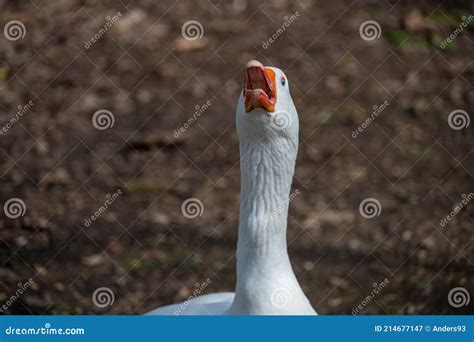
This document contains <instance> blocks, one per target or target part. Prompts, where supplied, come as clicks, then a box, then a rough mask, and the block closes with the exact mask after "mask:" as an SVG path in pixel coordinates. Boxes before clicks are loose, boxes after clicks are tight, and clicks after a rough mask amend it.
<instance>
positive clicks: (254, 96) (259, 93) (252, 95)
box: [244, 60, 276, 113]
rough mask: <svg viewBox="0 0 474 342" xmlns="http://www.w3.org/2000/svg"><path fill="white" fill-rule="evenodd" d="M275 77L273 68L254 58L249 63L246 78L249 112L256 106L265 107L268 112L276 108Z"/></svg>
mask: <svg viewBox="0 0 474 342" xmlns="http://www.w3.org/2000/svg"><path fill="white" fill-rule="evenodd" d="M270 71H271V75H270ZM272 76H273V77H272ZM272 78H273V79H272ZM274 78H275V77H274V74H273V70H271V69H266V68H265V67H264V66H263V64H262V63H260V62H259V61H256V60H252V61H250V62H248V63H247V65H246V69H245V80H244V101H245V111H246V112H247V113H248V112H250V111H252V110H253V109H254V108H263V109H265V110H266V111H267V112H273V111H274V110H275V102H276V92H275V86H274V83H275V82H274Z"/></svg>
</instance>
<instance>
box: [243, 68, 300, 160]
mask: <svg viewBox="0 0 474 342" xmlns="http://www.w3.org/2000/svg"><path fill="white" fill-rule="evenodd" d="M236 126H237V134H238V136H239V140H240V142H241V143H243V144H245V145H247V144H250V145H252V144H255V143H257V142H262V141H263V142H276V141H288V142H289V143H290V144H289V145H291V149H292V151H288V152H292V153H294V154H296V149H297V146H298V127H299V120H298V113H297V111H296V108H295V105H294V103H293V100H292V98H291V95H290V89H289V82H288V78H287V77H286V75H285V74H284V72H283V71H282V70H280V69H278V68H274V67H266V66H264V65H263V64H262V63H260V62H259V61H256V60H251V61H250V62H248V63H247V65H246V66H245V71H244V85H243V90H242V92H241V94H240V98H239V102H238V105H237V111H236Z"/></svg>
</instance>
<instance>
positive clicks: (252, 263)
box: [149, 61, 316, 315]
mask: <svg viewBox="0 0 474 342" xmlns="http://www.w3.org/2000/svg"><path fill="white" fill-rule="evenodd" d="M236 127H237V133H238V136H239V148H240V173H241V197H240V213H239V230H238V242H237V284H236V289H235V293H229V292H225V293H215V294H209V295H204V296H200V297H196V298H193V299H191V300H188V301H187V302H184V303H180V304H175V305H169V306H165V307H162V308H158V309H155V310H153V311H151V312H149V314H151V315H315V314H316V312H315V310H314V309H313V307H312V306H311V304H310V303H309V301H308V299H307V298H306V296H305V294H304V293H303V290H302V289H301V287H300V285H299V284H298V281H297V279H296V276H295V274H294V272H293V269H292V267H291V263H290V259H289V256H288V251H287V242H286V228H287V218H288V206H289V195H290V190H291V183H292V180H293V174H294V169H295V161H296V156H297V152H298V144H299V142H298V131H299V121H298V113H297V111H296V108H295V106H294V104H293V100H292V98H291V95H290V92H289V86H288V80H287V78H286V76H285V74H284V73H283V71H281V70H280V69H278V68H273V67H265V66H263V65H262V64H261V63H260V62H258V61H250V62H249V63H247V66H246V68H245V82H244V89H243V91H242V93H241V95H240V97H239V101H238V105H237V110H236Z"/></svg>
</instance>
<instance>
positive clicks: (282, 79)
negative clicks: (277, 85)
mask: <svg viewBox="0 0 474 342" xmlns="http://www.w3.org/2000/svg"><path fill="white" fill-rule="evenodd" d="M285 84H286V79H285V78H284V77H282V78H281V85H282V86H284V85H285Z"/></svg>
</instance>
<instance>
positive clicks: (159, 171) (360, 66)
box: [0, 0, 474, 314]
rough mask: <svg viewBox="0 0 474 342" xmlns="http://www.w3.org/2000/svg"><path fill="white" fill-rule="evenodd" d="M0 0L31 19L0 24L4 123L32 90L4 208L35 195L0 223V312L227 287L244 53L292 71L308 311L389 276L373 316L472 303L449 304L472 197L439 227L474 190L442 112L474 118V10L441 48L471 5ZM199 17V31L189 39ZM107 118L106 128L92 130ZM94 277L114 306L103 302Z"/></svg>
mask: <svg viewBox="0 0 474 342" xmlns="http://www.w3.org/2000/svg"><path fill="white" fill-rule="evenodd" d="M0 9H1V10H0V22H1V24H2V27H4V25H5V24H6V23H7V22H9V21H11V20H19V21H21V22H22V23H23V24H24V25H25V28H26V36H25V37H24V38H22V39H19V40H17V41H9V40H7V39H5V36H4V35H2V36H1V37H0V119H1V122H0V123H1V124H2V126H3V125H5V124H6V123H7V122H8V121H9V120H10V118H11V117H12V116H14V114H15V113H16V112H17V110H18V109H17V108H18V106H20V105H21V106H25V105H26V104H28V103H29V101H33V103H34V105H33V106H32V108H31V109H30V110H29V111H28V112H27V113H25V114H24V115H23V116H22V117H21V118H20V120H19V121H18V122H16V123H15V124H14V125H13V127H11V128H10V129H9V130H8V132H7V133H6V134H3V135H1V136H0V139H1V151H0V161H1V162H0V174H1V183H0V200H1V203H2V205H3V204H4V203H5V202H6V201H7V200H8V199H10V198H20V199H22V200H23V201H24V203H25V205H26V213H25V215H24V216H22V217H19V218H17V219H10V218H7V217H5V216H4V215H3V211H2V216H1V217H0V303H5V302H6V301H8V300H9V299H10V298H11V296H12V295H14V294H15V293H16V291H17V288H18V284H19V283H22V284H24V283H25V282H27V281H28V280H29V279H32V280H33V281H34V283H33V285H31V288H29V289H28V290H27V291H25V293H23V294H22V295H21V296H19V298H18V299H16V300H15V301H13V303H10V305H9V306H8V308H7V309H6V310H4V313H8V314H27V313H34V314H41V313H43V314H92V313H97V314H100V313H113V314H141V313H144V312H146V311H147V310H149V309H152V308H155V307H158V306H161V305H165V304H170V303H173V302H177V301H183V300H185V299H186V298H188V297H189V296H191V295H193V292H194V291H195V289H196V284H198V286H199V284H202V283H203V282H204V281H206V279H207V278H209V279H210V280H211V281H212V282H211V284H210V285H209V286H207V287H206V288H205V291H204V292H205V293H210V292H217V291H233V289H234V283H235V255H234V253H235V246H236V239H237V226H238V208H239V167H238V166H239V153H238V140H237V136H236V133H235V128H234V111H235V105H236V101H237V97H238V94H239V91H240V88H241V85H242V74H241V71H242V67H243V66H244V65H245V63H246V62H247V61H248V60H249V59H252V58H256V59H259V60H261V61H262V62H264V63H265V64H267V65H274V66H278V67H280V68H281V69H283V70H284V71H285V73H286V74H287V76H288V79H289V82H290V86H291V91H292V94H293V97H294V99H295V103H296V106H297V108H298V110H299V116H300V125H301V128H300V140H301V144H300V150H299V156H298V160H297V167H296V177H295V181H294V189H299V191H300V195H299V196H298V197H297V198H296V199H294V200H293V201H292V203H291V210H290V218H289V229H288V243H289V252H290V256H291V258H292V263H293V267H294V270H295V273H296V275H297V277H298V279H299V281H300V283H301V285H302V287H303V289H304V291H305V292H306V294H307V295H308V297H309V299H310V300H311V302H312V303H313V305H314V307H315V308H316V310H317V311H318V312H319V313H320V314H351V313H352V310H353V309H354V308H355V307H357V306H358V305H360V304H361V303H362V301H363V300H364V298H366V297H367V296H368V295H370V294H371V292H372V290H373V285H374V284H379V283H381V282H382V281H384V280H385V279H388V281H389V284H388V286H386V287H385V288H384V289H383V290H382V291H381V292H380V293H378V294H377V295H376V296H375V298H374V299H373V300H371V301H370V302H369V303H368V304H367V306H365V307H364V308H363V309H362V310H361V311H360V314H442V313H444V314H462V313H464V314H466V313H468V312H471V313H472V309H473V304H472V300H471V303H470V304H468V305H465V306H462V307H460V308H454V307H452V306H451V305H449V303H448V292H449V291H450V290H451V289H452V288H454V287H464V288H465V289H467V290H468V291H469V292H470V294H471V295H473V294H474V286H473V285H474V279H473V278H474V277H473V254H474V253H473V252H474V245H473V244H472V237H473V217H474V210H473V208H474V207H473V205H472V203H470V204H468V205H467V206H464V208H463V210H461V211H460V212H459V213H458V214H457V215H456V216H455V217H454V218H453V220H451V221H450V222H448V224H446V225H445V226H444V227H443V226H442V225H441V224H440V222H441V220H442V219H443V218H444V217H446V215H448V214H449V213H450V212H451V210H452V209H453V207H454V206H456V205H457V204H458V203H459V202H460V201H461V200H462V195H463V194H468V193H470V192H473V190H474V189H473V184H474V183H473V175H474V163H473V146H472V142H473V130H472V125H473V124H472V123H471V125H470V126H469V127H466V128H464V129H460V130H454V129H451V128H450V126H449V125H448V114H449V113H450V112H452V111H453V110H456V109H462V110H465V111H466V112H467V113H468V114H469V115H470V118H471V119H472V115H473V113H474V111H473V107H472V103H473V102H474V89H473V84H474V64H473V57H474V46H473V39H474V35H473V25H474V22H471V23H470V24H469V25H468V27H466V28H465V29H464V30H463V32H462V33H461V34H459V35H457V36H456V38H455V39H454V42H453V43H452V44H449V46H448V47H446V48H444V49H442V48H440V44H441V42H442V41H443V40H445V39H446V38H447V37H449V35H450V34H452V33H453V32H454V31H455V30H456V29H457V28H459V26H460V23H461V21H462V20H463V19H462V17H463V16H464V17H465V18H466V16H467V17H469V15H471V14H472V12H473V10H472V2H469V1H444V2H443V1H441V2H435V1H419V2H416V5H414V2H411V1H398V2H396V1H387V2H384V1H353V2H352V1H329V2H323V1H318V2H316V1H311V0H301V1H291V2H290V1H286V0H278V1H277V0H275V1H266V2H253V1H252V2H250V1H245V0H241V1H201V2H199V3H198V2H190V1H189V2H181V1H180V2H178V1H176V2H173V1H151V0H150V1H131V0H129V1H127V0H123V1H122V2H120V1H76V0H61V1H41V0H32V1H31V2H30V1H23V2H19V1H5V0H0ZM118 12H120V16H119V19H118V20H117V21H116V22H115V23H114V24H113V25H112V26H111V27H110V28H108V29H107V32H105V33H103V34H101V35H100V37H99V39H98V40H97V41H96V42H95V43H92V44H91V45H90V46H89V47H88V48H86V47H85V44H86V42H88V41H90V39H91V38H92V37H93V36H95V35H96V34H97V33H98V32H99V31H100V30H101V29H102V28H103V27H104V25H105V23H106V21H107V17H110V18H113V16H114V15H118V14H117V13H118ZM296 12H298V16H297V19H296V20H295V21H294V22H292V23H291V25H289V26H288V27H287V28H286V30H285V32H284V33H283V34H280V35H278V37H277V39H276V41H275V42H274V43H272V44H270V45H269V46H268V47H266V48H264V47H263V45H262V44H263V43H264V42H265V41H267V40H268V39H269V37H271V36H272V35H273V34H275V33H276V32H277V30H278V29H279V28H281V27H282V25H283V23H284V22H285V20H288V18H289V17H291V15H295V13H296ZM285 17H286V18H285ZM189 20H197V21H198V22H200V23H201V24H202V27H203V36H202V38H200V39H196V40H193V41H188V40H185V39H183V36H182V34H181V29H182V26H183V24H184V23H185V22H187V21H189ZM366 20H375V21H376V22H378V23H379V24H380V27H381V36H380V37H379V38H378V39H375V40H372V41H366V40H363V39H362V38H361V36H360V35H359V27H360V25H361V23H362V22H364V21H366ZM207 101H209V103H211V105H210V106H209V108H208V109H206V110H205V111H204V112H203V113H202V115H200V116H199V117H198V119H197V120H196V121H194V122H193V123H192V124H191V126H190V127H189V128H188V129H186V130H185V131H184V132H183V133H182V134H175V131H176V130H178V129H179V128H180V127H182V126H183V125H184V124H185V123H186V122H188V120H189V118H190V117H192V116H193V113H194V112H195V111H196V106H201V107H202V106H203V105H204V104H206V103H207ZM385 101H387V102H388V103H389V105H388V106H387V108H386V109H385V110H384V111H383V112H382V113H381V114H380V115H379V116H377V117H376V118H375V120H374V121H373V122H372V123H371V124H370V125H369V126H368V127H367V128H366V129H365V130H364V131H363V132H362V133H360V134H359V135H358V136H357V137H356V138H353V137H352V132H353V131H354V130H356V129H357V127H359V126H360V125H361V124H362V123H363V122H364V121H365V120H366V119H367V118H368V117H369V116H370V114H371V112H372V110H373V107H374V106H380V105H381V104H382V103H384V102H385ZM101 109H106V110H109V111H111V112H112V113H113V115H114V119H115V122H114V125H113V127H111V128H109V129H106V130H98V129H96V128H94V126H93V124H92V116H93V114H94V113H95V112H96V111H98V110H101ZM119 189H120V191H122V192H123V194H122V195H121V196H119V197H118V198H117V199H116V200H114V201H113V203H112V204H111V205H110V206H109V208H108V209H107V210H106V211H105V212H103V213H102V214H101V215H100V217H98V218H97V220H96V221H94V222H93V223H92V224H90V225H89V226H87V225H86V224H85V220H86V219H87V218H88V217H90V216H91V215H93V214H94V213H95V212H96V211H97V210H98V209H99V208H100V207H101V206H102V205H103V204H104V202H105V201H106V200H107V198H109V197H107V196H111V195H112V194H114V193H116V192H117V191H118V190H119ZM191 197H194V198H198V199H200V200H201V201H202V203H203V207H204V212H203V214H202V216H199V217H197V218H195V219H188V218H186V217H184V216H183V215H182V213H181V205H182V203H183V201H185V200H186V199H188V198H191ZM366 198H376V199H377V200H378V201H379V202H380V204H381V208H382V209H381V213H380V215H379V216H376V217H374V218H372V219H366V218H364V217H362V216H361V214H360V213H359V204H360V203H361V201H362V200H364V199H366ZM100 287H108V288H110V289H111V290H112V291H113V293H114V297H115V300H114V303H113V305H111V306H107V307H105V308H99V307H97V306H95V305H93V303H92V294H93V292H94V291H95V290H96V289H97V288H100Z"/></svg>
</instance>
